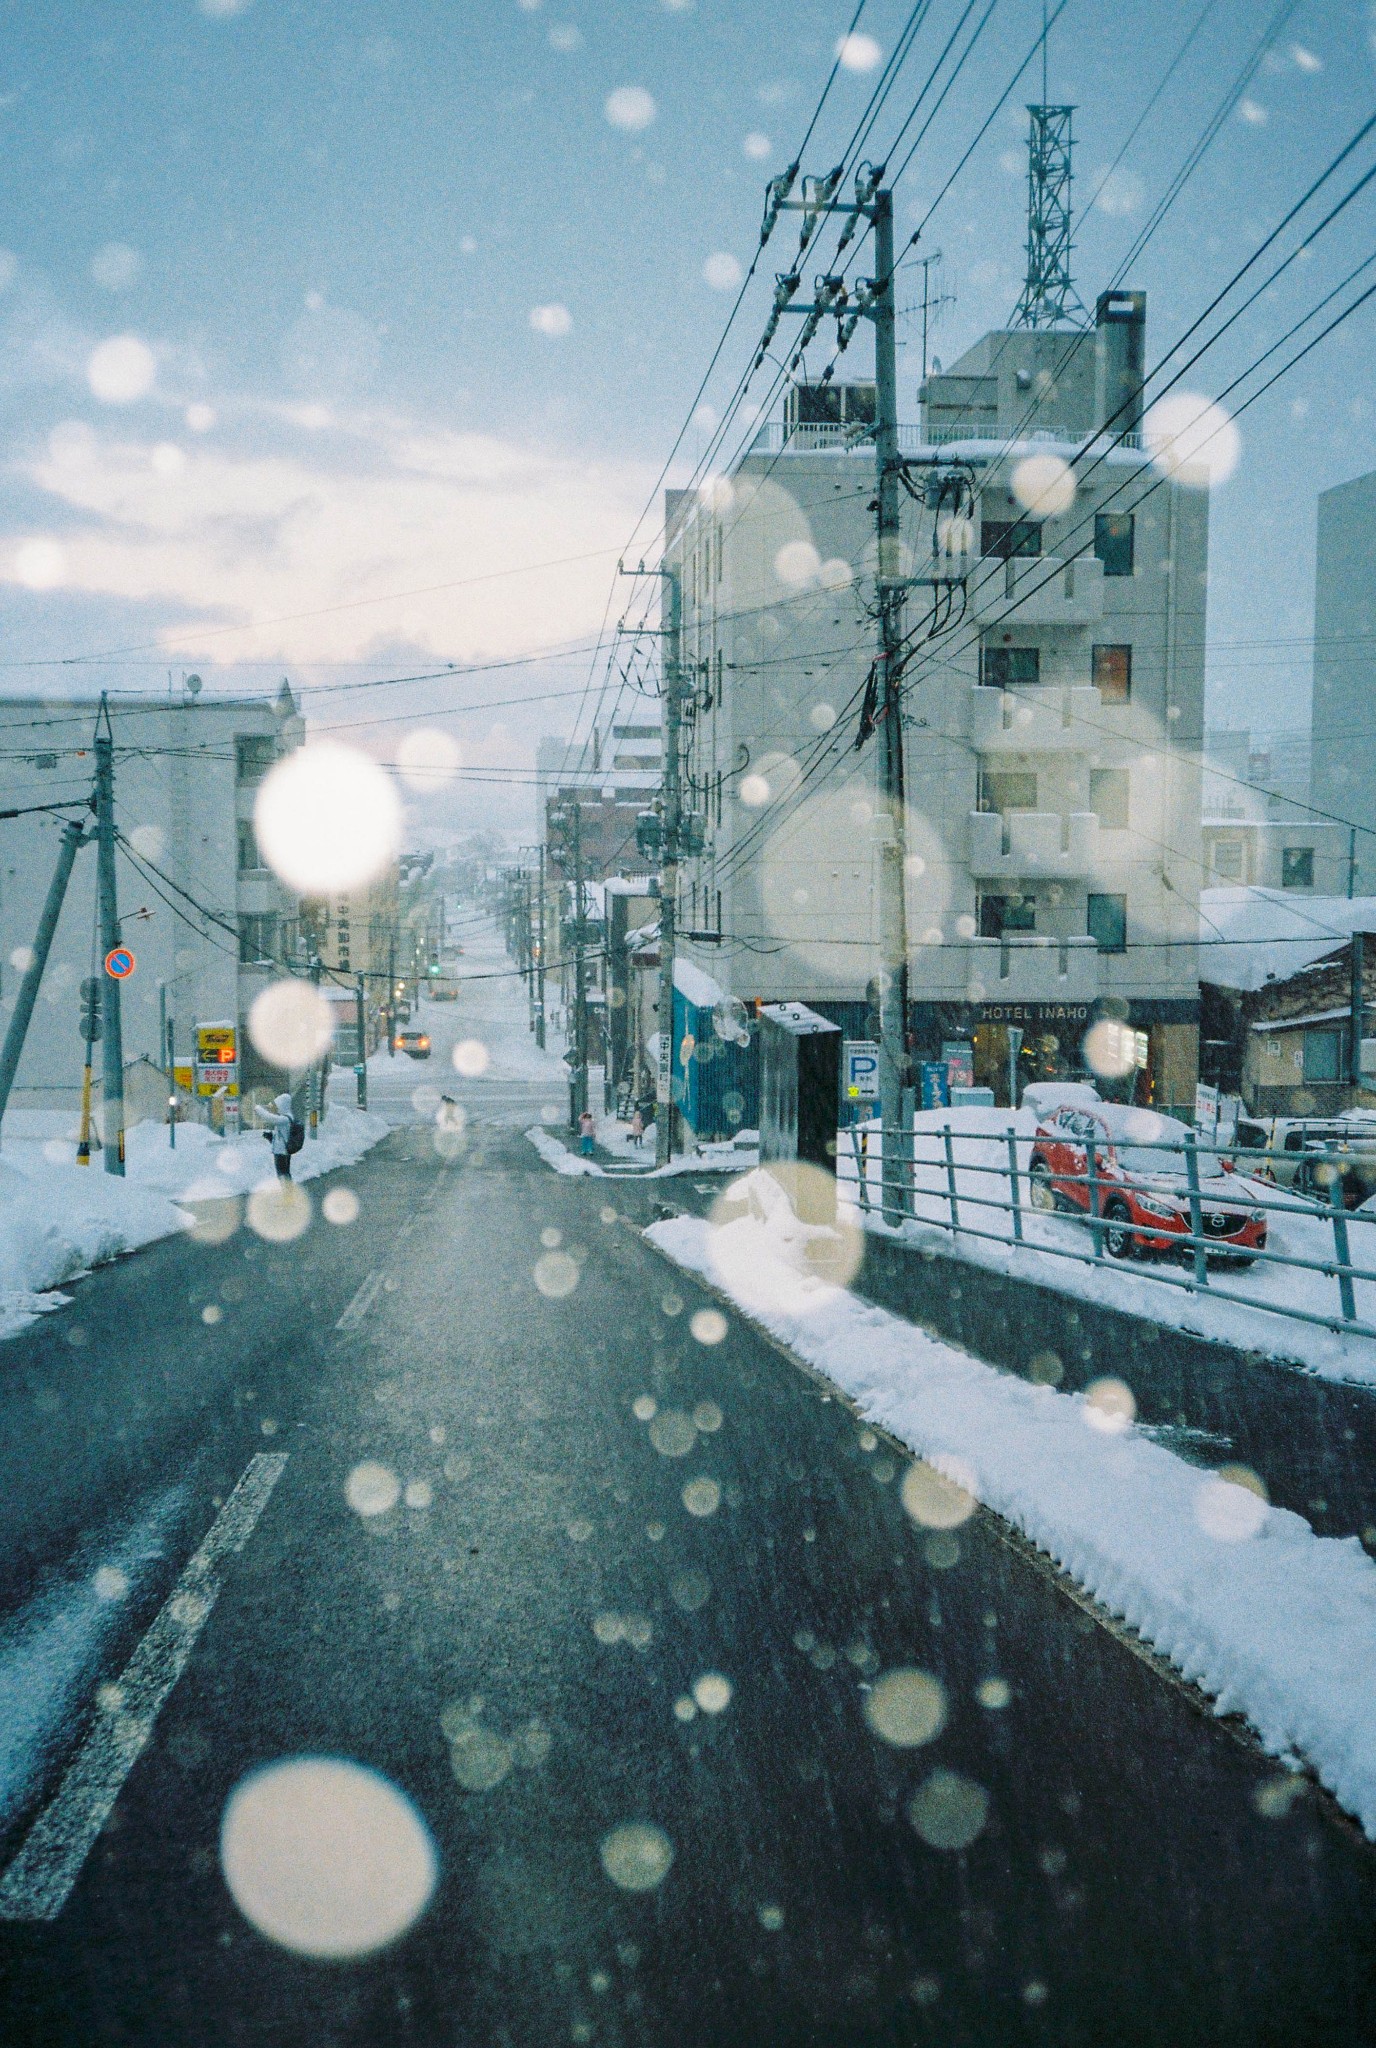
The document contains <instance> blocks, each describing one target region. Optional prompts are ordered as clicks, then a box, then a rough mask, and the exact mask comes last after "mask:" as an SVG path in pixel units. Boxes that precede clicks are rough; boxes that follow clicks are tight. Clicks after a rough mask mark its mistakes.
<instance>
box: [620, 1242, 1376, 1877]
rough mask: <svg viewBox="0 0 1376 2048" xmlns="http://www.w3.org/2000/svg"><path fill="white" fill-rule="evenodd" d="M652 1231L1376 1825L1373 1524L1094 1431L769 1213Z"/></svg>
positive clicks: (1062, 1401) (1129, 1436) (1078, 1412)
mask: <svg viewBox="0 0 1376 2048" xmlns="http://www.w3.org/2000/svg"><path fill="white" fill-rule="evenodd" d="M646 1236H647V1238H648V1239H649V1241H650V1242H651V1243H652V1244H654V1245H655V1246H657V1247H658V1249H659V1250H660V1251H661V1252H663V1253H664V1254H666V1256H667V1257H669V1258H671V1259H673V1260H674V1261H675V1262H676V1263H677V1264H678V1265H680V1266H683V1267H685V1268H687V1269H688V1270H690V1271H692V1272H696V1273H700V1274H703V1275H704V1276H705V1277H706V1278H707V1279H708V1280H709V1281H711V1282H712V1284H713V1285H715V1286H717V1287H718V1288H720V1289H721V1290H722V1291H723V1293H725V1294H727V1295H728V1296H729V1297H730V1298H732V1299H733V1300H735V1301H736V1302H737V1304H738V1305H740V1306H742V1307H743V1308H744V1309H745V1311H746V1313H748V1314H749V1315H750V1316H751V1317H753V1318H754V1320H755V1321H757V1322H758V1323H760V1324H761V1325H762V1326H763V1327H764V1328H765V1329H767V1330H768V1331H769V1332H770V1333H771V1334H772V1335H773V1336H775V1337H777V1338H779V1339H780V1340H781V1341H782V1342H784V1343H785V1344H787V1345H788V1346H789V1348H790V1349H791V1350H792V1351H794V1352H795V1353H796V1354H797V1355H798V1356H799V1357H800V1358H802V1359H804V1360H806V1361H807V1363H808V1364H810V1365H812V1366H815V1367H816V1368H817V1369H818V1370H819V1371H821V1372H823V1373H825V1374H826V1375H827V1377H828V1378H829V1379H830V1380H832V1381H833V1382H834V1383H835V1384H836V1385H837V1386H838V1387H840V1388H841V1389H843V1390H844V1391H845V1392H846V1393H847V1394H849V1395H850V1396H851V1397H852V1398H853V1399H854V1400H855V1402H856V1404H857V1406H858V1407H859V1408H860V1410H861V1412H862V1413H863V1414H864V1415H866V1416H867V1417H869V1418H870V1419H872V1420H873V1421H875V1422H878V1423H881V1424H882V1425H883V1426H884V1428H886V1429H888V1430H890V1431H892V1433H893V1434H894V1435H895V1436H897V1437H899V1438H900V1439H901V1440H902V1441H903V1442H904V1443H905V1444H907V1445H908V1446H909V1447H910V1448H911V1449H912V1450H914V1451H915V1452H917V1453H918V1454H919V1455H920V1456H921V1457H923V1458H926V1459H928V1460H930V1461H932V1462H934V1463H936V1464H938V1465H939V1466H940V1467H941V1468H942V1469H944V1470H945V1471H947V1472H948V1473H951V1474H953V1475H954V1474H959V1475H960V1476H961V1477H962V1478H963V1479H964V1480H965V1482H966V1483H967V1484H968V1485H969V1486H970V1488H971V1491H972V1492H974V1493H975V1494H976V1496H977V1497H978V1499H979V1500H980V1501H982V1502H983V1503H984V1504H985V1505H986V1506H987V1507H989V1508H991V1509H992V1510H993V1511H994V1512H995V1513H996V1514H998V1515H1001V1516H1002V1517H1003V1518H1004V1519H1005V1520H1006V1521H1008V1522H1010V1523H1012V1525H1013V1526H1014V1527H1015V1528H1017V1529H1019V1530H1021V1531H1022V1532H1023V1534H1024V1535H1026V1536H1027V1537H1029V1538H1030V1539H1031V1541H1032V1542H1033V1543H1035V1544H1036V1545H1037V1546H1038V1547H1039V1548H1040V1549H1042V1550H1043V1551H1045V1552H1046V1553H1047V1554H1048V1555H1049V1556H1050V1557H1052V1558H1053V1559H1054V1560H1055V1562H1056V1563H1057V1564H1058V1565H1059V1566H1060V1567H1061V1568H1062V1569H1063V1570H1064V1571H1066V1572H1067V1573H1068V1574H1069V1575H1070V1576H1071V1577H1072V1578H1073V1579H1074V1580H1075V1581H1076V1582H1077V1584H1079V1585H1080V1586H1082V1587H1083V1588H1084V1589H1085V1590H1086V1591H1087V1592H1088V1593H1090V1594H1091V1595H1092V1596H1093V1597H1094V1598H1095V1599H1096V1600H1098V1601H1099V1602H1101V1604H1102V1605H1103V1606H1104V1607H1106V1608H1107V1609H1108V1610H1109V1611H1110V1612H1111V1613H1112V1614H1115V1615H1117V1616H1119V1617H1120V1618H1121V1619H1122V1620H1124V1621H1125V1622H1127V1623H1128V1624H1129V1625H1130V1626H1131V1627H1132V1628H1134V1629H1136V1630H1137V1632H1138V1633H1139V1634H1140V1635H1141V1636H1142V1637H1143V1639H1144V1640H1145V1641H1146V1642H1148V1643H1150V1644H1151V1645H1152V1647H1153V1648H1154V1649H1156V1650H1158V1651H1159V1652H1160V1653H1161V1654H1162V1655H1163V1656H1164V1657H1167V1658H1169V1660H1170V1661H1171V1663H1172V1664H1174V1665H1175V1666H1176V1667H1177V1668H1178V1669H1179V1670H1180V1671H1181V1672H1182V1673H1183V1674H1184V1676H1185V1677H1186V1678H1188V1679H1190V1680H1192V1681H1193V1682H1194V1683H1195V1684H1196V1685H1198V1686H1199V1687H1200V1688H1201V1689H1202V1690H1203V1691H1204V1692H1206V1693H1207V1694H1209V1696H1210V1697H1211V1698H1212V1699H1213V1700H1214V1701H1215V1702H1216V1705H1217V1711H1218V1712H1219V1713H1220V1714H1224V1713H1238V1714H1242V1715H1244V1716H1245V1717H1246V1719H1247V1720H1248V1721H1249V1722H1250V1723H1251V1726H1252V1727H1253V1728H1254V1729H1255V1731H1256V1733H1257V1735H1258V1736H1259V1737H1260V1739H1261V1742H1262V1744H1263V1746H1264V1747H1265V1748H1266V1749H1267V1750H1268V1751H1269V1752H1270V1753H1271V1754H1272V1755H1274V1756H1277V1757H1291V1756H1294V1755H1298V1756H1300V1757H1302V1758H1303V1759H1304V1760H1305V1761H1306V1762H1307V1763H1308V1764H1309V1765H1310V1767H1311V1768H1312V1769H1313V1770H1314V1772H1315V1773H1316V1775H1317V1776H1318V1777H1319V1779H1320V1780H1321V1781H1322V1782H1323V1784H1325V1785H1326V1786H1327V1787H1328V1789H1329V1790H1330V1791H1331V1792H1332V1793H1333V1794H1334V1796H1335V1797H1336V1798H1337V1799H1338V1800H1339V1801H1340V1802H1341V1803H1342V1805H1343V1806H1344V1807H1345V1808H1346V1809H1347V1810H1348V1811H1349V1812H1351V1813H1353V1814H1355V1815H1356V1817H1357V1818H1358V1819H1359V1820H1360V1822H1361V1824H1362V1827H1363V1829H1364V1830H1365V1831H1366V1833H1367V1834H1368V1836H1370V1837H1372V1838H1373V1839H1376V1711H1373V1704H1372V1703H1373V1701H1374V1700H1376V1564H1373V1562H1372V1561H1371V1559H1370V1558H1368V1557H1367V1555H1366V1553H1365V1551H1364V1550H1363V1549H1362V1546H1361V1544H1360V1543H1359V1542H1358V1540H1357V1539H1356V1537H1344V1538H1334V1537H1319V1536H1315V1534H1314V1532H1313V1530H1312V1529H1311V1528H1310V1526H1309V1524H1308V1523H1307V1522H1305V1521H1304V1520H1303V1519H1302V1518H1301V1517H1300V1516H1299V1515H1295V1514H1292V1513H1290V1512H1288V1511H1287V1510H1284V1509H1280V1508H1274V1507H1268V1506H1265V1505H1264V1504H1263V1503H1261V1502H1260V1501H1258V1500H1257V1499H1256V1498H1255V1496H1254V1495H1252V1494H1250V1493H1248V1492H1247V1490H1246V1489H1245V1488H1244V1487H1242V1486H1240V1485H1236V1484H1234V1483H1232V1482H1231V1481H1229V1480H1225V1479H1221V1478H1219V1477H1218V1476H1217V1475H1215V1474H1212V1473H1208V1472H1202V1471H1200V1470H1199V1468H1198V1467H1196V1466H1193V1465H1190V1464H1187V1463H1186V1462H1185V1461H1184V1460H1183V1459H1182V1458H1179V1457H1177V1456H1176V1455H1175V1454H1174V1453H1173V1452H1171V1451H1168V1450H1166V1449H1165V1448H1164V1447H1162V1446H1161V1445H1159V1444H1154V1443H1152V1442H1150V1441H1148V1440H1147V1439H1146V1438H1145V1437H1142V1436H1140V1435H1138V1434H1137V1433H1136V1432H1135V1431H1133V1430H1132V1429H1131V1428H1130V1427H1129V1428H1127V1429H1126V1430H1125V1431H1124V1432H1123V1433H1121V1434H1113V1433H1108V1432H1106V1431H1105V1430H1103V1429H1102V1428H1099V1427H1094V1426H1091V1424H1093V1423H1095V1422H1096V1421H1097V1422H1103V1421H1104V1420H1106V1419H1107V1420H1112V1419H1113V1410H1112V1407H1111V1406H1109V1407H1108V1408H1107V1409H1106V1408H1105V1407H1104V1406H1103V1405H1102V1404H1101V1403H1099V1402H1097V1401H1095V1400H1094V1399H1087V1398H1086V1397H1085V1396H1083V1395H1079V1394H1060V1393H1057V1392H1055V1391H1054V1389H1052V1388H1050V1387H1045V1386H1034V1385H1032V1384H1030V1383H1029V1382H1028V1381H1025V1380H1022V1379H1019V1378H1016V1377H1014V1376H1013V1375H1011V1374H1006V1373H1001V1372H997V1371H995V1370H994V1369H993V1368H992V1367H990V1366H987V1365H982V1364H981V1363H979V1361H978V1360H976V1359H973V1358H970V1357H969V1356H967V1355H966V1354H965V1353H963V1352H960V1351H957V1350H955V1349H954V1348H953V1347H952V1346H950V1345H947V1344H942V1343H939V1342H937V1341H936V1340H934V1339H932V1338H930V1337H928V1336H926V1335H925V1334H924V1333H923V1332H922V1331H920V1330H918V1329H915V1328H914V1327H913V1326H912V1325H911V1324H909V1323H905V1322H903V1321H901V1320H900V1319H899V1318H897V1317H895V1316H892V1315H889V1314H888V1313H887V1312H886V1311H885V1310H883V1309H879V1308H875V1307H873V1306H871V1305H870V1304H869V1303H866V1302H864V1301H861V1300H859V1299H857V1298H856V1297H855V1296H854V1295H852V1294H851V1293H849V1292H848V1291H846V1290H844V1289H841V1288H837V1287H833V1286H829V1285H827V1284H826V1283H824V1282H822V1281H820V1280H818V1279H815V1278H813V1277H811V1276H809V1275H807V1274H805V1273H803V1272H801V1271H799V1270H797V1268H796V1264H795V1263H794V1260H795V1258H796V1247H792V1248H791V1247H790V1246H789V1244H788V1243H786V1242H783V1243H781V1240H780V1235H779V1232H778V1230H777V1229H776V1228H772V1227H771V1226H770V1225H768V1224H766V1223H765V1222H764V1221H763V1220H761V1218H760V1217H759V1216H758V1215H750V1216H746V1217H742V1218H740V1219H739V1220H737V1221H734V1222H730V1223H727V1224H725V1225H723V1226H720V1227H714V1226H713V1225H712V1224H710V1223H707V1222H705V1221H703V1220H702V1219H701V1218H698V1217H686V1216H685V1217H674V1218H672V1219H669V1220H667V1221H665V1222H662V1223H656V1224H653V1225H651V1227H650V1228H649V1230H648V1231H647V1232H646ZM1211 1532H1212V1533H1211Z"/></svg>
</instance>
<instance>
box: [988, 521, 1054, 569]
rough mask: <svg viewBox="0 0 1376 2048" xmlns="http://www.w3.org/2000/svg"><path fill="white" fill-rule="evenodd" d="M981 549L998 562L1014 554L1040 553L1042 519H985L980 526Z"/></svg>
mask: <svg viewBox="0 0 1376 2048" xmlns="http://www.w3.org/2000/svg"><path fill="white" fill-rule="evenodd" d="M979 551H980V553H981V554H982V555H992V556H993V558H994V560H995V561H996V562H1008V561H1011V560H1012V559H1013V558H1014V556H1022V555H1039V554H1040V553H1041V551H1042V523H1041V521H1040V519H983V520H981V521H980V528H979Z"/></svg>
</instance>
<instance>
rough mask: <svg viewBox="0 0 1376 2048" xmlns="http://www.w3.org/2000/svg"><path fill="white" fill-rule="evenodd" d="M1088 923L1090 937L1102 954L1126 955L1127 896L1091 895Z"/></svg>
mask: <svg viewBox="0 0 1376 2048" xmlns="http://www.w3.org/2000/svg"><path fill="white" fill-rule="evenodd" d="M1085 921H1086V923H1087V924H1088V926H1089V936H1090V937H1091V938H1092V939H1093V940H1094V942H1095V944H1096V945H1097V946H1098V948H1099V951H1100V952H1101V953H1126V951H1127V949H1128V899H1127V897H1126V896H1095V895H1091V897H1090V899H1089V906H1088V916H1087V918H1086V920H1085Z"/></svg>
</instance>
